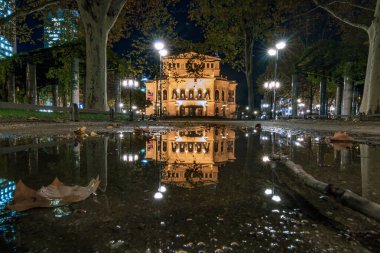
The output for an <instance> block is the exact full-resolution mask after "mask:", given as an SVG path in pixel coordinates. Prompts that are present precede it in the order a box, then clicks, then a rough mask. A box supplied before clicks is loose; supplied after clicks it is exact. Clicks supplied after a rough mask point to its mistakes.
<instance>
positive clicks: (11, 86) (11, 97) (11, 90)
mask: <svg viewBox="0 0 380 253" xmlns="http://www.w3.org/2000/svg"><path fill="white" fill-rule="evenodd" d="M15 79H16V78H15V74H14V73H13V71H12V72H11V73H10V74H9V76H8V80H7V86H8V87H7V89H8V102H11V103H16V89H15V83H16V80H15Z"/></svg>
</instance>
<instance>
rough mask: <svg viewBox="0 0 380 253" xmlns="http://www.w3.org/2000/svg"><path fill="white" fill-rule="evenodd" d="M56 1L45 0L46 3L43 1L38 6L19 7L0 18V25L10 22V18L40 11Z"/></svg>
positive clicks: (56, 0)
mask: <svg viewBox="0 0 380 253" xmlns="http://www.w3.org/2000/svg"><path fill="white" fill-rule="evenodd" d="M58 2H59V1H58V0H50V1H47V2H46V3H44V4H42V5H40V6H35V7H26V8H22V9H19V10H18V11H17V12H13V13H12V14H11V15H8V16H6V17H3V18H0V26H2V25H5V23H7V22H10V21H11V20H13V19H15V18H18V17H23V16H27V15H29V14H32V13H34V12H37V11H41V10H43V9H45V8H46V7H48V6H51V5H54V4H57V3H58Z"/></svg>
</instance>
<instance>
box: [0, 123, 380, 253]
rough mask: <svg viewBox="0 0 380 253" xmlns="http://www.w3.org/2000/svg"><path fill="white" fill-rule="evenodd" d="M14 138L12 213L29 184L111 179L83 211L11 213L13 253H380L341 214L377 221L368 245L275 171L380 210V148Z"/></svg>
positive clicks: (184, 134)
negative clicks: (288, 171) (280, 157)
mask: <svg viewBox="0 0 380 253" xmlns="http://www.w3.org/2000/svg"><path fill="white" fill-rule="evenodd" d="M268 130H270V129H268ZM13 137H14V136H7V137H4V138H2V139H0V141H1V148H0V178H1V179H0V194H1V195H0V197H1V199H0V201H1V202H0V205H2V207H5V205H7V204H8V203H10V201H12V196H13V192H14V189H15V183H16V182H17V181H18V180H20V179H22V180H23V182H24V183H25V184H26V185H27V186H29V187H31V188H33V189H39V188H40V187H41V186H46V185H48V184H50V183H51V182H52V181H53V179H54V178H55V177H58V178H59V179H60V180H61V181H62V182H63V183H65V184H67V185H86V184H87V183H88V182H89V180H90V179H91V178H94V177H96V176H97V175H99V177H100V180H101V184H100V187H99V189H98V194H97V195H96V196H91V197H89V198H88V199H87V200H85V201H83V202H80V203H75V204H72V205H67V206H63V207H56V208H40V209H32V210H28V211H25V212H22V213H18V212H13V211H9V210H7V209H4V208H3V209H2V210H1V211H0V222H1V223H0V249H2V250H3V252H379V244H376V240H377V239H376V238H377V236H378V231H379V226H378V224H377V223H376V222H373V221H368V220H366V219H365V218H363V217H361V216H356V215H354V216H352V217H351V216H347V214H350V212H349V211H346V210H345V209H344V210H341V209H339V208H336V209H334V210H333V212H334V214H333V215H334V216H343V217H344V219H350V220H348V221H349V222H351V223H360V222H359V221H360V219H363V221H366V222H363V223H362V224H354V225H355V226H353V227H356V228H360V231H359V230H358V231H355V233H356V234H359V233H361V234H363V237H362V238H359V237H358V236H356V237H355V236H353V234H354V233H353V232H352V231H349V227H347V226H346V225H344V224H338V225H337V224H336V222H333V220H332V219H331V217H326V216H325V215H324V214H323V213H321V212H320V211H318V209H317V208H316V205H318V203H319V202H320V201H321V202H323V203H327V204H328V205H330V204H329V202H328V201H330V200H325V199H321V198H320V197H321V196H319V195H315V194H309V193H307V192H306V191H305V194H304V196H300V194H299V193H297V190H295V189H293V188H292V182H289V181H287V183H286V184H284V183H282V182H281V181H283V178H282V177H281V175H280V174H279V173H278V172H280V171H284V170H285V168H283V167H282V166H281V165H280V164H273V163H272V164H270V163H265V162H263V156H265V155H269V154H272V153H282V154H286V155H288V156H289V157H290V158H291V159H292V160H293V161H295V162H296V163H299V164H301V165H303V167H304V169H305V170H306V171H307V172H309V173H311V174H313V175H314V176H315V177H316V178H318V179H319V180H322V181H325V182H329V183H334V184H336V185H339V186H341V187H344V188H348V189H351V190H352V191H354V192H356V193H358V194H360V195H363V196H365V197H367V198H369V199H370V200H372V201H375V202H378V203H380V189H379V187H378V186H379V185H380V170H379V169H380V168H379V165H378V164H379V159H380V158H379V157H380V156H379V155H380V153H379V151H380V147H378V146H369V145H366V144H355V143H354V144H353V145H352V146H348V147H346V146H344V147H333V146H330V145H328V144H325V143H323V142H322V141H321V137H322V136H318V134H313V135H310V134H307V133H303V132H302V133H301V132H288V131H278V130H276V132H275V133H271V132H270V131H263V132H261V133H258V132H255V131H254V130H253V129H248V130H246V129H244V130H242V129H236V128H231V127H223V126H219V127H187V128H183V129H177V130H173V131H165V130H164V129H160V132H156V133H151V134H148V133H141V132H137V133H132V132H129V133H127V132H124V133H115V134H108V135H102V136H96V137H88V138H87V139H85V140H83V141H81V142H78V141H74V140H73V139H60V138H57V137H38V138H13ZM308 194H309V195H308ZM326 201H327V202H326ZM309 202H310V203H311V204H310V203H309ZM315 203H316V204H315ZM331 206H334V205H333V204H331ZM358 217H359V218H358ZM368 234H369V235H371V236H370V237H369V239H368V240H365V239H363V238H364V237H365V236H366V235H368Z"/></svg>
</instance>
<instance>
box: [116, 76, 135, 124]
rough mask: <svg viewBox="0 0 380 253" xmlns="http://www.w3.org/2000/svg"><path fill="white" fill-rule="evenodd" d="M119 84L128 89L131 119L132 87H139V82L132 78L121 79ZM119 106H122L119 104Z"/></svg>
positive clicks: (131, 116) (131, 119)
mask: <svg viewBox="0 0 380 253" xmlns="http://www.w3.org/2000/svg"><path fill="white" fill-rule="evenodd" d="M121 85H122V86H123V87H125V88H127V89H129V120H130V121H133V108H132V89H133V88H138V87H139V82H138V81H136V80H133V79H126V80H123V82H122V83H121ZM120 108H122V106H121V104H120Z"/></svg>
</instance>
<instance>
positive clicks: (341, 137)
mask: <svg viewBox="0 0 380 253" xmlns="http://www.w3.org/2000/svg"><path fill="white" fill-rule="evenodd" d="M330 141H332V142H334V141H346V142H352V141H354V138H352V137H351V136H348V134H347V133H346V132H335V133H334V136H333V137H331V138H330Z"/></svg>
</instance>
